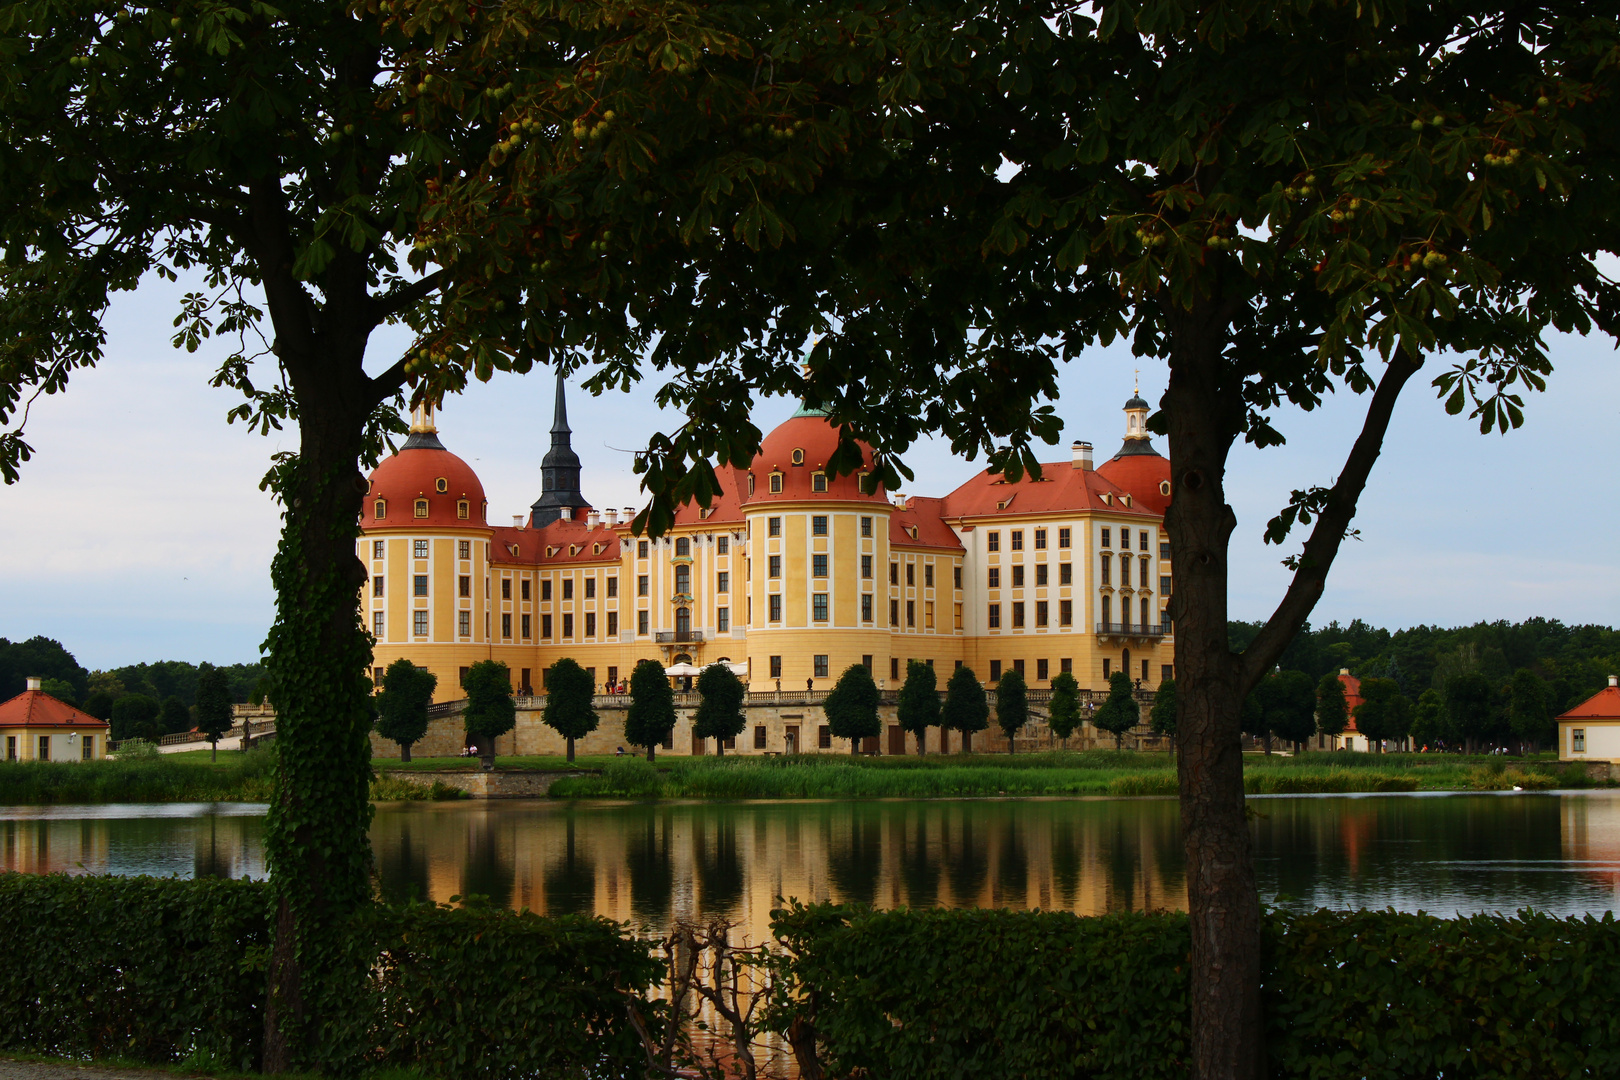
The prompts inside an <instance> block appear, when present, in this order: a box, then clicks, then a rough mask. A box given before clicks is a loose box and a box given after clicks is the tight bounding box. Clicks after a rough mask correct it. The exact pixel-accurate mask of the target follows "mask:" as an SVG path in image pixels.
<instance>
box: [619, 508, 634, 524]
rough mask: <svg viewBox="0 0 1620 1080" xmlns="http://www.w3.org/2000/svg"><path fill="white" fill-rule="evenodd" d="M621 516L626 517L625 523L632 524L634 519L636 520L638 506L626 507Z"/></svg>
mask: <svg viewBox="0 0 1620 1080" xmlns="http://www.w3.org/2000/svg"><path fill="white" fill-rule="evenodd" d="M621 516H622V517H623V518H624V523H625V524H626V525H628V524H630V523H631V522H632V521H634V520H636V508H635V507H633V506H627V507H625V508H624V513H623V514H622V515H621Z"/></svg>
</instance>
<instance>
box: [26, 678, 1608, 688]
mask: <svg viewBox="0 0 1620 1080" xmlns="http://www.w3.org/2000/svg"><path fill="white" fill-rule="evenodd" d="M39 681H40V677H39V676H38V675H30V676H28V689H30V690H38V689H39ZM12 685H13V686H15V685H16V684H15V683H13V684H12ZM1609 685H1610V686H1613V685H1614V680H1613V679H1612V678H1611V679H1610V680H1609Z"/></svg>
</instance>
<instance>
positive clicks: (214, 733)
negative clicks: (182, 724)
mask: <svg viewBox="0 0 1620 1080" xmlns="http://www.w3.org/2000/svg"><path fill="white" fill-rule="evenodd" d="M195 707H196V711H197V730H198V731H200V732H202V733H203V734H204V735H206V736H208V748H209V750H210V751H211V753H210V757H211V758H213V759H214V760H218V758H219V737H220V736H221V735H223V734H225V733H226V732H227V731H229V730H231V721H232V714H231V684H230V680H229V679H227V678H226V677H225V673H224V672H223V671H221V670H220V669H219V668H217V667H215V666H214V665H213V664H210V663H208V662H206V661H204V662H203V663H202V664H199V665H198V666H197V698H196V704H195Z"/></svg>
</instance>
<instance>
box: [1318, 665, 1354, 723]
mask: <svg viewBox="0 0 1620 1080" xmlns="http://www.w3.org/2000/svg"><path fill="white" fill-rule="evenodd" d="M1349 723H1350V705H1349V703H1348V702H1346V701H1345V698H1344V683H1342V682H1340V681H1339V676H1338V675H1336V674H1335V673H1333V672H1331V671H1330V672H1328V673H1327V674H1326V675H1324V676H1322V680H1321V681H1320V682H1318V683H1317V684H1316V730H1317V731H1320V732H1321V733H1322V734H1324V735H1333V736H1338V735H1342V734H1343V733H1344V729H1345V727H1346V726H1347V725H1348V724H1349Z"/></svg>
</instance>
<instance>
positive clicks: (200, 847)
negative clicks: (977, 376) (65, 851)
mask: <svg viewBox="0 0 1620 1080" xmlns="http://www.w3.org/2000/svg"><path fill="white" fill-rule="evenodd" d="M85 825H86V826H88V825H89V822H86V823H85ZM81 831H84V832H88V830H87V829H83V830H81ZM231 831H232V830H229V829H227V830H226V836H225V838H224V839H223V840H221V839H220V835H219V815H218V814H209V815H208V823H207V824H206V825H204V826H202V827H201V828H199V829H198V830H197V833H196V843H195V846H194V849H193V851H194V854H193V857H192V860H191V873H192V876H193V877H199V878H209V877H212V878H228V877H232V876H233V874H232V870H233V869H234V867H235V864H236V859H235V857H234V855H235V852H236V849H237V847H238V845H239V842H240V837H237V836H232V835H231ZM80 850H81V851H88V850H90V843H89V837H88V835H86V836H85V837H83V839H82V840H81V847H80Z"/></svg>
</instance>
